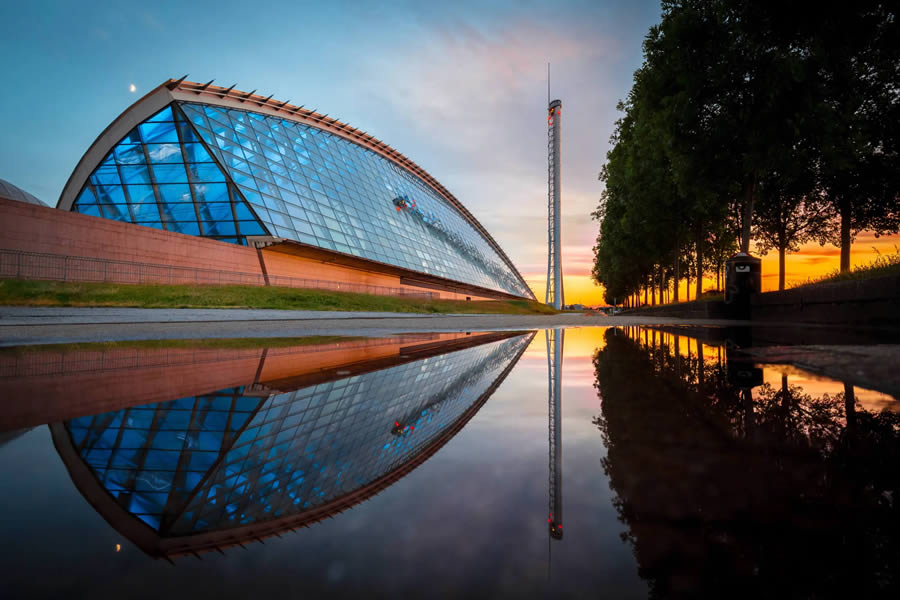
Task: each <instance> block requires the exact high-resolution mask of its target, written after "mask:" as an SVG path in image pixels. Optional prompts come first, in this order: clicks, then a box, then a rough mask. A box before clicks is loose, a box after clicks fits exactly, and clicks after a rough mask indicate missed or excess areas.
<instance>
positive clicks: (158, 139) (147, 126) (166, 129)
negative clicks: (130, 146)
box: [138, 123, 178, 144]
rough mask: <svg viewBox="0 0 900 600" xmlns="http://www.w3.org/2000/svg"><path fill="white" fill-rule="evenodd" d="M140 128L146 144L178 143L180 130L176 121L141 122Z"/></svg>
mask: <svg viewBox="0 0 900 600" xmlns="http://www.w3.org/2000/svg"><path fill="white" fill-rule="evenodd" d="M138 128H139V129H140V131H141V138H142V139H143V140H144V143H145V144H159V143H163V142H173V143H176V144H177V143H178V132H177V131H176V130H175V123H141V124H140V125H139V126H138Z"/></svg>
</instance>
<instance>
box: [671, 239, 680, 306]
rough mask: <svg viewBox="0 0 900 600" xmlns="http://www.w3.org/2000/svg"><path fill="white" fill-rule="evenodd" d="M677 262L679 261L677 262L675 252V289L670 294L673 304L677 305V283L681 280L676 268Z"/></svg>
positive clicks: (676, 253)
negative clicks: (673, 300) (672, 297)
mask: <svg viewBox="0 0 900 600" xmlns="http://www.w3.org/2000/svg"><path fill="white" fill-rule="evenodd" d="M679 262H680V261H679V260H678V252H677V251H676V252H675V288H674V290H673V292H672V295H673V296H674V299H675V304H678V282H679V281H680V280H681V272H680V270H679V268H678V266H679V265H678V263H679Z"/></svg>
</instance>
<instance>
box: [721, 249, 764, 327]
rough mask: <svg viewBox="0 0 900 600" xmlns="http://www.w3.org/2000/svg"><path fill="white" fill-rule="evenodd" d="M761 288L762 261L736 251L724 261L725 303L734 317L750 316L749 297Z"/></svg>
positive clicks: (747, 317)
mask: <svg viewBox="0 0 900 600" xmlns="http://www.w3.org/2000/svg"><path fill="white" fill-rule="evenodd" d="M761 290H762V261H761V260H760V259H758V258H756V257H755V256H750V255H749V254H745V253H744V252H738V253H737V254H735V255H734V256H732V257H731V258H729V259H728V260H726V261H725V304H726V306H728V308H729V313H730V314H731V317H732V318H735V319H749V318H750V298H751V297H752V296H753V294H758V293H759V292H760V291H761Z"/></svg>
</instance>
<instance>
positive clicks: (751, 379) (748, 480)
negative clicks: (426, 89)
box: [0, 324, 900, 598]
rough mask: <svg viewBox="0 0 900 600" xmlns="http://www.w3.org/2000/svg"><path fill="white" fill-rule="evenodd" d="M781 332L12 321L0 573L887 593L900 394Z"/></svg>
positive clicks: (459, 593)
mask: <svg viewBox="0 0 900 600" xmlns="http://www.w3.org/2000/svg"><path fill="white" fill-rule="evenodd" d="M172 325H173V326H174V325H176V324H172ZM778 335H780V334H777V335H776V334H775V333H771V332H761V331H756V332H752V331H748V330H735V329H731V330H728V329H723V328H714V327H705V328H700V329H697V328H694V329H691V328H679V327H668V326H666V327H637V326H619V327H579V328H569V329H562V328H559V329H551V330H541V331H536V332H535V331H485V332H477V331H471V332H468V333H466V332H455V333H453V332H446V333H421V332H420V333H408V334H402V335H387V336H383V337H379V338H359V337H357V338H353V339H345V340H340V339H337V340H336V339H328V340H311V341H310V342H309V343H302V342H300V341H291V340H287V341H284V342H283V343H282V342H279V341H278V340H272V341H271V342H266V341H264V340H263V341H253V342H248V341H244V342H241V341H240V340H225V341H223V342H222V343H221V344H220V345H215V344H213V345H209V344H204V345H202V346H200V345H198V346H192V345H191V344H190V343H178V344H172V345H171V346H167V345H166V344H159V345H154V346H152V347H148V346H141V345H134V346H128V345H127V344H126V345H117V346H108V345H107V346H97V347H92V346H88V345H80V346H61V347H43V348H35V347H31V348H28V347H17V348H4V349H0V398H3V399H4V402H3V403H2V404H0V485H2V486H3V490H4V493H5V500H6V503H5V506H4V510H3V513H2V514H3V517H2V519H0V537H2V539H3V540H4V541H5V542H6V543H5V544H4V545H3V549H2V550H0V553H2V557H0V558H2V560H0V564H2V565H3V566H2V573H0V576H2V581H3V589H4V597H10V598H18V597H42V598H60V597H61V598H100V597H113V596H116V597H127V598H159V597H172V598H176V597H213V596H215V597H221V598H231V597H235V598H243V597H262V596H267V595H276V594H277V595H280V596H290V597H294V596H304V597H321V596H326V595H327V596H329V597H348V598H350V597H353V598H356V597H384V598H395V597H472V598H484V597H511V598H512V597H515V598H522V597H551V598H557V597H559V598H569V597H572V598H596V597H612V598H648V597H652V598H695V597H729V598H733V597H754V598H770V597H772V598H775V597H789V598H831V597H835V598H837V597H840V598H846V597H854V598H870V597H871V598H880V597H885V598H894V597H896V594H897V592H898V585H900V573H898V569H897V566H898V565H900V507H898V504H897V498H898V496H897V493H898V487H900V469H898V465H900V402H898V401H897V399H896V398H894V397H893V396H892V395H891V394H890V393H889V391H890V389H889V385H886V384H885V385H882V382H881V381H879V380H877V378H876V379H873V380H872V381H871V385H865V386H860V385H854V384H853V383H851V382H848V381H845V380H843V379H840V378H834V377H828V376H823V375H822V374H821V373H812V372H810V371H809V370H806V369H803V368H801V367H799V366H797V364H789V363H791V362H793V363H798V361H797V360H794V359H792V358H791V356H790V351H789V349H788V350H785V349H784V347H783V345H782V347H781V348H779V347H777V346H775V345H773V343H772V342H774V341H778V340H779V339H780V338H778ZM804 335H806V336H812V337H813V338H816V337H817V336H819V337H820V336H822V335H823V334H822V333H821V332H818V333H812V334H810V333H807V334H804ZM800 337H802V336H800ZM809 339H812V338H809ZM874 341H879V340H877V339H874V340H873V342H874ZM866 347H867V348H868V350H867V352H868V353H869V354H871V353H872V352H873V350H872V349H873V348H874V349H878V348H882V349H884V350H885V353H884V354H882V358H883V359H884V360H885V361H886V364H890V363H891V362H893V361H894V358H892V357H893V355H892V354H890V353H889V352H888V347H887V346H879V345H871V344H869V345H866ZM767 349H768V350H769V351H770V356H769V358H770V359H772V360H775V357H780V358H779V361H778V362H776V363H775V364H772V363H771V361H769V362H766V363H764V362H762V361H760V360H759V359H757V358H755V357H754V355H753V353H754V352H757V351H763V350H767ZM772 349H776V350H777V352H780V353H781V354H776V351H775V350H772ZM847 349H849V346H848V347H847ZM797 352H800V351H797ZM806 352H807V353H808V351H806ZM845 355H846V356H850V355H852V352H850V351H848V352H846V353H845ZM885 357H886V358H885ZM894 367H895V368H896V367H900V365H898V364H894Z"/></svg>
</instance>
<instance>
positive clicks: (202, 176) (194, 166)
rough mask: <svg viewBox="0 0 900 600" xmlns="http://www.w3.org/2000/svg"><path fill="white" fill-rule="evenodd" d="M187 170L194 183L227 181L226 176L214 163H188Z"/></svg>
mask: <svg viewBox="0 0 900 600" xmlns="http://www.w3.org/2000/svg"><path fill="white" fill-rule="evenodd" d="M187 168H188V171H190V172H191V177H192V178H193V180H194V181H209V182H214V181H222V182H224V181H225V175H223V174H222V171H221V170H219V167H218V166H217V165H215V164H213V163H188V165H187Z"/></svg>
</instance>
